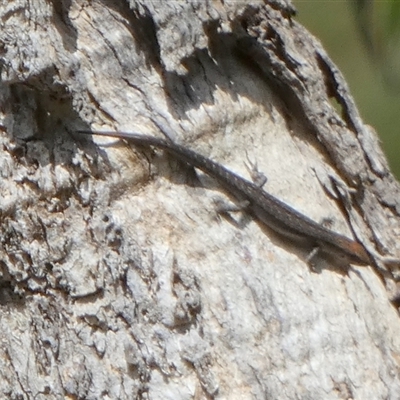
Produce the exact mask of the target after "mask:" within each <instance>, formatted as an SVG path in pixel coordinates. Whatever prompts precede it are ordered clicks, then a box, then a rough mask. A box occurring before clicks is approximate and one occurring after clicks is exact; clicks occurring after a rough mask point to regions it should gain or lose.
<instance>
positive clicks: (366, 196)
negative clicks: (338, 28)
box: [0, 0, 400, 400]
mask: <svg viewBox="0 0 400 400" xmlns="http://www.w3.org/2000/svg"><path fill="white" fill-rule="evenodd" d="M0 15H1V21H2V26H1V27H2V29H1V30H0V43H1V78H2V82H1V91H0V93H1V104H2V106H1V110H0V112H1V114H0V116H1V127H2V132H1V136H0V140H1V144H2V146H1V157H0V160H1V161H0V162H1V168H0V171H1V175H2V180H1V186H2V191H1V193H2V196H1V201H0V211H1V213H0V216H1V248H0V254H1V270H0V271H1V275H0V276H1V291H0V307H1V315H2V318H1V320H0V325H1V329H2V332H3V335H2V346H1V349H0V355H1V356H0V360H1V361H0V363H1V368H0V382H1V384H0V393H1V395H0V397H1V398H10V399H36V400H38V399H59V398H71V399H73V398H76V399H100V398H101V399H133V398H137V399H152V400H153V399H174V400H176V399H211V398H215V399H265V398H268V399H309V398H313V399H316V398H319V399H322V398H323V399H349V398H353V399H366V398H370V399H372V398H373V399H397V398H399V396H400V379H399V373H398V371H399V360H400V339H399V335H398V332H399V331H400V321H399V318H398V313H397V310H396V307H395V306H394V305H393V302H391V301H390V299H391V298H392V297H393V292H394V291H395V288H396V285H397V281H398V277H399V275H398V271H397V269H396V266H397V265H396V263H395V262H392V263H387V262H386V263H385V260H383V261H382V259H381V258H382V256H386V258H387V257H388V256H390V257H393V258H397V257H399V254H400V242H399V232H400V218H399V212H400V193H399V185H398V183H397V182H396V181H395V179H394V178H393V176H392V175H391V173H390V171H389V168H388V166H387V163H386V161H385V158H384V156H383V155H382V152H381V150H380V148H379V145H378V140H377V137H376V135H375V133H374V132H373V130H372V129H371V128H370V127H368V126H366V125H364V124H363V122H362V120H361V119H360V116H359V114H358V111H357V108H356V106H355V104H354V101H353V100H352V98H351V96H350V94H349V91H348V88H347V85H346V83H345V81H344V79H343V77H342V75H341V73H340V71H339V70H338V69H337V68H336V67H335V65H334V64H333V63H332V61H331V60H330V59H329V57H328V56H327V54H326V53H325V51H324V50H323V48H322V47H321V45H320V43H319V42H318V41H317V40H316V39H315V38H313V37H312V36H311V35H310V34H309V33H308V32H307V31H306V30H305V29H304V28H303V27H302V26H300V25H299V24H298V23H297V22H296V20H295V16H294V10H293V7H292V6H291V4H290V3H289V2H287V1H284V0H270V1H265V2H262V1H253V0H252V1H251V2H236V1H224V2H221V3H220V2H188V1H186V2H184V1H181V2H167V1H166V2H150V1H136V2H133V1H122V0H121V1H119V2H112V1H106V0H104V1H91V2H87V1H84V0H70V1H59V2H57V1H50V0H35V1H33V2H32V1H22V0H21V1H13V2H3V4H1V5H0ZM77 129H98V130H123V131H132V132H137V133H143V134H150V135H155V136H162V135H163V133H164V134H166V135H168V136H169V137H170V138H172V139H173V140H175V141H177V142H179V143H182V144H185V145H186V146H188V147H190V148H192V149H194V150H196V151H198V152H199V153H202V154H204V155H206V156H207V157H210V158H212V159H213V160H216V161H218V162H220V163H221V164H223V165H225V166H227V167H228V168H229V169H231V170H233V171H235V172H236V173H238V174H239V175H241V176H244V177H246V178H248V177H249V171H248V168H247V167H246V165H248V164H249V162H251V163H256V164H257V167H258V170H260V171H262V172H264V173H265V174H266V175H267V176H268V182H267V184H266V186H265V190H266V191H268V192H270V193H272V194H273V195H275V196H276V197H278V198H279V199H282V200H283V201H285V202H286V203H287V204H290V205H291V206H292V207H294V208H296V209H297V210H299V211H300V212H302V213H303V214H305V215H307V216H309V217H310V218H312V219H314V220H315V221H318V222H321V221H322V220H326V221H328V220H329V222H330V227H331V229H332V230H334V231H336V232H339V233H342V234H344V235H346V236H348V237H354V238H356V239H357V240H358V241H359V242H361V243H363V244H364V245H365V246H366V248H367V249H368V250H369V251H370V252H371V253H372V254H373V255H374V256H375V262H374V265H371V266H367V267H358V266H352V267H351V268H349V269H342V270H341V269H338V268H337V267H333V266H332V265H331V264H330V263H329V262H328V261H326V260H320V263H319V265H318V268H317V271H313V270H310V268H309V267H308V265H307V262H306V258H307V254H306V253H305V252H304V250H303V249H301V248H298V247H297V246H295V245H292V244H290V243H288V241H287V240H285V239H284V238H282V237H280V236H278V235H276V234H274V233H273V232H271V231H269V230H267V229H264V228H263V227H262V226H260V225H259V224H258V223H257V222H256V221H252V220H248V221H247V223H246V224H241V221H240V220H239V219H236V218H235V216H233V217H232V218H233V220H229V219H223V218H222V219H221V218H219V216H218V213H217V211H215V207H214V203H215V199H216V197H218V198H221V197H222V198H224V196H225V194H224V192H223V190H222V189H221V188H220V187H219V186H218V183H217V182H214V181H213V180H212V179H210V178H209V177H205V176H202V175H201V174H199V175H198V176H197V177H195V176H193V174H191V171H190V170H188V169H187V168H185V167H184V166H183V165H182V164H181V163H179V162H177V161H176V160H174V159H173V158H171V157H169V156H168V155H166V154H163V153H162V152H160V151H157V150H151V149H145V148H143V149H142V148H137V147H134V146H130V145H129V144H127V143H125V142H124V141H120V140H116V139H108V138H106V139H105V138H95V137H94V138H93V141H92V140H91V139H90V138H89V139H88V138H86V137H81V136H79V135H78V134H76V130H77ZM238 218H239V217H238ZM235 221H236V222H237V224H235V223H234V222H235ZM377 266H379V267H380V268H381V269H380V270H378V268H377ZM384 282H385V284H386V286H387V287H386V288H385V285H384V284H383V283H384ZM386 289H387V290H386Z"/></svg>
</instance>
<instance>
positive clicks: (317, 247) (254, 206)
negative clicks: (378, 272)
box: [78, 130, 372, 266]
mask: <svg viewBox="0 0 400 400" xmlns="http://www.w3.org/2000/svg"><path fill="white" fill-rule="evenodd" d="M78 133H82V134H87V135H101V136H110V137H116V138H120V139H125V140H127V141H128V142H131V143H133V144H135V145H139V146H150V147H154V148H159V149H162V150H164V151H166V152H168V153H169V154H171V155H173V156H174V157H176V158H178V159H179V160H181V161H184V162H185V163H187V164H189V165H190V166H192V167H195V168H198V169H200V170H201V171H203V172H204V173H206V174H207V175H209V176H211V177H212V178H214V179H215V180H216V181H217V182H218V183H219V184H220V185H221V186H222V187H223V188H224V189H225V190H226V191H227V192H228V193H229V194H230V195H231V196H233V197H234V198H236V199H237V200H238V201H240V202H243V201H244V202H245V203H246V204H247V206H246V211H248V212H249V213H250V214H251V215H252V216H253V217H254V218H255V219H257V220H258V221H260V222H261V223H262V224H265V225H266V226H267V227H269V228H270V229H272V230H273V231H274V232H276V233H278V234H279V235H281V236H283V237H285V238H286V239H289V240H290V241H294V242H295V243H298V244H300V245H302V246H309V247H310V248H311V249H312V251H311V253H310V255H309V256H308V257H307V261H308V262H309V261H311V259H312V258H314V257H315V255H316V254H319V253H323V254H326V255H328V256H331V257H332V256H333V257H335V258H338V257H339V258H340V259H343V260H346V262H347V263H353V264H356V265H363V266H366V265H372V261H371V258H370V256H369V254H368V252H367V251H366V250H365V248H364V247H363V246H362V245H361V244H360V243H359V242H358V241H356V240H353V239H349V238H348V237H346V236H344V235H341V234H339V233H336V232H334V231H333V230H330V229H328V228H327V227H325V226H324V225H322V224H319V223H317V222H315V221H314V220H312V219H311V218H309V217H307V216H306V215H304V214H302V213H300V212H299V211H297V210H295V209H294V208H293V207H291V206H289V205H288V204H286V203H284V202H283V201H281V200H279V199H278V198H277V197H275V196H273V195H271V194H269V193H268V192H266V191H265V190H263V189H262V188H261V187H259V186H257V185H256V184H255V183H253V182H251V181H249V180H247V179H245V178H242V177H241V176H239V175H237V174H236V173H234V172H232V171H230V170H229V169H227V168H226V167H224V166H223V165H221V164H219V163H217V162H215V161H213V160H211V159H210V158H207V157H205V156H203V155H201V154H200V153H197V152H195V151H193V150H191V149H189V148H188V147H186V146H183V145H180V144H178V143H175V142H173V141H172V140H166V139H162V138H158V137H156V136H149V135H143V134H137V133H130V132H118V131H88V130H79V131H78Z"/></svg>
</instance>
